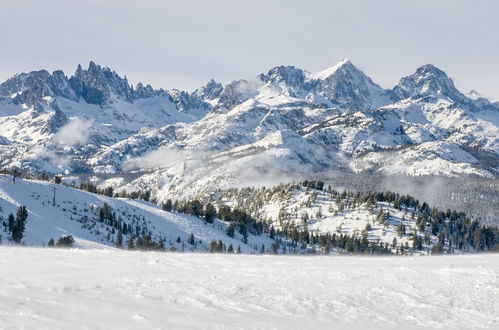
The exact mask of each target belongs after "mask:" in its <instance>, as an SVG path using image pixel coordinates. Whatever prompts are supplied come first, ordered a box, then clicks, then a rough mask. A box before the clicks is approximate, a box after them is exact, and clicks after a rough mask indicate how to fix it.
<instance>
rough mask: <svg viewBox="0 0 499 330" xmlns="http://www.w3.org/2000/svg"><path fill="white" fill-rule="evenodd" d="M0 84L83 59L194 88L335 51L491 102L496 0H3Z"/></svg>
mask: <svg viewBox="0 0 499 330" xmlns="http://www.w3.org/2000/svg"><path fill="white" fill-rule="evenodd" d="M0 29H1V31H2V38H1V45H2V46H1V51H0V63H1V65H0V80H2V81H3V80H5V79H7V78H8V77H10V76H11V75H13V74H14V73H17V72H21V71H29V70H35V69H40V68H46V69H48V70H55V69H59V68H61V69H63V70H64V71H65V72H66V73H67V74H68V75H70V74H72V73H73V72H74V70H75V68H76V66H77V64H78V63H82V64H83V65H84V66H86V65H87V64H88V62H89V60H91V59H92V60H94V61H95V62H97V63H99V64H101V65H104V66H109V67H111V68H112V69H114V70H116V71H117V72H118V73H120V74H122V75H125V74H126V75H127V76H128V78H129V80H130V81H131V82H132V83H136V82H137V81H143V82H146V83H151V84H152V85H153V86H154V87H164V88H173V87H176V88H180V89H186V90H193V89H195V88H196V87H198V86H199V85H201V84H203V83H205V82H206V81H207V80H208V79H210V78H215V79H216V80H219V81H223V82H227V81H230V80H233V79H238V78H250V77H253V76H255V75H257V74H258V73H260V72H266V71H268V70H269V69H270V68H272V67H273V66H276V65H281V64H282V65H295V66H298V67H301V68H303V69H306V70H309V71H317V70H321V69H323V68H325V67H328V66H332V65H334V64H335V63H336V62H338V61H339V60H341V59H342V58H349V59H350V60H351V61H352V62H353V63H354V64H355V65H357V66H358V67H359V68H360V69H362V70H363V71H364V72H365V73H366V74H368V75H369V76H371V77H372V78H373V80H374V81H376V82H377V83H379V84H380V85H382V86H383V87H385V88H391V87H393V86H394V85H395V84H396V83H397V82H398V80H399V79H400V78H401V77H402V76H403V75H407V74H410V73H412V72H414V71H415V69H416V68H417V67H418V66H420V65H423V64H426V63H432V64H434V65H436V66H438V67H440V68H442V69H443V70H444V71H446V72H447V73H448V74H449V75H450V76H451V77H452V78H453V79H454V81H455V82H456V85H457V86H458V87H459V88H460V89H461V90H462V91H464V92H467V91H469V90H470V89H476V90H478V91H479V92H480V93H482V94H484V95H485V96H488V97H491V98H492V99H496V100H499V1H494V0H474V1H472V0H469V1H468V0H466V1H465V0H440V1H436V0H432V1H430V0H418V1H400V0H391V1H388V0H386V1H369V0H366V1H346V0H345V1H333V0H329V1H326V0H325V1H319V0H317V1H313V0H307V1H291V0H287V1H285V0H282V1H280V0H251V1H237V0H232V1H229V0H218V1H208V0H204V1H203V0H178V1H151V0H141V1H129V0H119V1H118V0H108V1H105V0H84V1H83V0H81V1H75V0H73V1H71V0H44V1H38V0H32V1H25V0H9V1H8V0H6V1H1V2H0Z"/></svg>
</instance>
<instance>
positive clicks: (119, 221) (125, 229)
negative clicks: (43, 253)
mask: <svg viewBox="0 0 499 330" xmlns="http://www.w3.org/2000/svg"><path fill="white" fill-rule="evenodd" d="M54 194H55V205H54V203H53V202H54ZM105 203H106V204H107V205H109V206H110V207H111V213H112V214H114V215H113V218H112V219H107V218H106V217H104V218H105V219H101V217H100V211H101V209H102V207H103V206H104V204H105ZM21 205H24V206H26V207H27V209H28V221H27V225H26V232H25V234H24V238H23V240H22V242H23V243H24V244H26V245H28V246H43V245H47V243H48V241H49V240H50V239H54V240H55V241H56V242H57V240H58V239H59V238H60V237H62V236H64V235H71V236H73V237H74V238H75V240H76V242H75V246H76V247H82V248H105V247H113V246H115V245H116V241H117V237H118V232H121V233H123V247H124V248H127V244H128V243H127V240H128V239H129V238H131V237H134V238H138V237H140V236H142V235H144V234H150V235H151V239H152V240H153V241H154V242H160V241H161V240H163V245H164V248H165V249H170V250H172V249H175V250H183V251H196V252H206V251H209V247H210V243H211V241H218V240H221V241H222V242H223V243H225V245H226V246H227V247H228V246H229V245H232V246H233V249H234V250H237V248H238V247H240V248H241V252H243V253H251V252H255V251H260V249H261V246H262V244H263V245H265V246H267V247H268V246H270V244H271V242H272V240H270V239H269V238H268V236H265V235H262V236H254V235H251V234H249V235H248V238H247V244H245V243H243V242H242V240H243V237H242V235H240V234H239V233H235V236H234V238H231V237H229V236H228V235H227V234H226V228H227V223H225V222H223V221H219V220H215V221H214V223H213V224H208V223H206V222H205V221H204V220H203V219H200V218H197V217H194V216H190V215H186V214H180V213H171V212H166V211H163V210H161V208H159V207H158V206H156V205H155V204H152V203H149V202H145V201H141V200H131V199H121V198H120V199H117V198H111V197H106V196H102V195H97V194H93V193H89V192H86V191H81V190H77V189H73V188H69V187H65V186H63V185H59V184H53V183H48V182H43V181H27V180H21V179H19V178H17V179H16V181H15V184H14V183H13V180H12V177H11V176H5V175H0V218H1V219H2V221H1V222H2V223H3V224H4V225H5V226H3V227H2V229H1V231H0V237H2V242H3V243H4V244H8V243H9V235H8V231H7V226H6V224H7V218H8V216H9V214H11V213H12V214H14V215H15V214H16V211H17V209H18V207H19V206H21ZM191 234H193V235H194V238H195V242H194V244H191V243H189V237H190V235H191ZM255 246H256V247H255Z"/></svg>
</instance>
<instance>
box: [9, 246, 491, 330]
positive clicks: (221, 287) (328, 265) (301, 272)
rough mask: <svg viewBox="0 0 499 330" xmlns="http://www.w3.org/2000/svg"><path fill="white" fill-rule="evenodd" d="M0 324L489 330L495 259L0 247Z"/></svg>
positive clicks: (31, 326)
mask: <svg viewBox="0 0 499 330" xmlns="http://www.w3.org/2000/svg"><path fill="white" fill-rule="evenodd" d="M0 265H1V267H0V292H1V294H0V295H1V298H2V299H0V310H2V313H1V317H0V327H1V328H23V329H40V328H44V329H49V328H50V329H67V328H72V327H75V325H78V327H82V328H91V329H109V328H126V329H148V328H157V329H186V328H187V329H199V328H210V329H212V328H216V329H234V328H239V329H263V328H265V329H269V328H271V329H290V328H302V329H303V328H305V329H319V328H329V329H330V328H334V329H367V328H369V329H400V328H404V329H443V328H449V329H497V328H498V327H499V310H498V306H499V282H498V280H497V278H498V276H499V255H497V254H482V255H468V256H453V257H431V258H418V257H415V258H397V257H387V258H380V257H365V258H358V257H289V256H246V255H239V256H236V255H234V256H227V255H202V256H201V255H196V254H175V253H154V252H147V253H145V252H128V251H118V250H114V251H111V250H105V251H103V250H53V249H28V248H6V247H2V248H0Z"/></svg>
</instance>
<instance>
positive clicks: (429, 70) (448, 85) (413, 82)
mask: <svg viewBox="0 0 499 330" xmlns="http://www.w3.org/2000/svg"><path fill="white" fill-rule="evenodd" d="M393 94H394V97H395V99H396V100H402V99H407V98H411V99H418V98H422V97H429V96H432V97H438V96H445V97H448V98H449V99H451V100H452V101H454V102H459V103H469V99H468V98H467V97H466V96H464V95H463V94H462V93H461V92H460V91H458V90H457V88H456V87H455V86H454V82H453V81H452V79H451V78H449V77H448V76H447V74H446V73H445V72H444V71H442V70H440V69H439V68H437V67H435V66H434V65H432V64H426V65H423V66H421V67H419V68H418V69H417V70H416V72H415V73H414V74H412V75H410V76H407V77H404V78H402V79H401V80H400V82H399V84H398V85H397V86H395V88H394V89H393Z"/></svg>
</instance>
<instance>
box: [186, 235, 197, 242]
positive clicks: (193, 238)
mask: <svg viewBox="0 0 499 330" xmlns="http://www.w3.org/2000/svg"><path fill="white" fill-rule="evenodd" d="M195 241H196V239H195V237H194V234H193V233H191V234H190V235H189V239H188V240H187V243H189V244H190V245H194V243H195Z"/></svg>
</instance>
